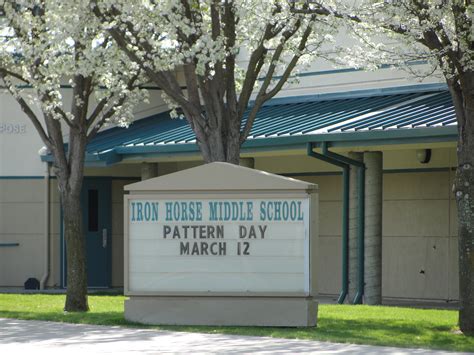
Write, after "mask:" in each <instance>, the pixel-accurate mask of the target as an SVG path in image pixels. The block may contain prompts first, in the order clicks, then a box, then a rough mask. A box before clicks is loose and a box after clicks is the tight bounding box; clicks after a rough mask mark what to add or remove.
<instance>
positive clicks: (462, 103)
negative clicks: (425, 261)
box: [448, 74, 474, 335]
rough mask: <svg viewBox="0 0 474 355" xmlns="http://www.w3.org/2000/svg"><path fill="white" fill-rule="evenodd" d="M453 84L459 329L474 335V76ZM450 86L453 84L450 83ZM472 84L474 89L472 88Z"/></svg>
mask: <svg viewBox="0 0 474 355" xmlns="http://www.w3.org/2000/svg"><path fill="white" fill-rule="evenodd" d="M462 83H463V84H464V85H463V86H460V85H458V84H456V83H454V84H453V83H451V84H450V85H449V87H450V90H451V94H452V97H453V102H454V106H455V109H456V115H457V117H458V147H457V158H458V166H457V169H456V176H455V181H454V186H453V191H454V194H455V198H456V204H457V211H458V217H457V218H458V221H457V222H458V250H459V300H460V308H459V327H460V329H461V331H462V332H463V333H464V334H471V335H473V334H474V199H473V198H474V74H473V75H470V78H469V77H467V78H464V80H462ZM448 84H449V82H448ZM471 85H472V86H471Z"/></svg>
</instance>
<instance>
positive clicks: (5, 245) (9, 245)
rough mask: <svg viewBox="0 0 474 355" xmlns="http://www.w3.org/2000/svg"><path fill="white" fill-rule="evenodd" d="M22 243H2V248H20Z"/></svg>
mask: <svg viewBox="0 0 474 355" xmlns="http://www.w3.org/2000/svg"><path fill="white" fill-rule="evenodd" d="M18 246H20V243H0V248H11V247H18Z"/></svg>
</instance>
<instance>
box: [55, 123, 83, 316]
mask: <svg viewBox="0 0 474 355" xmlns="http://www.w3.org/2000/svg"><path fill="white" fill-rule="evenodd" d="M48 123H49V124H51V125H52V126H55V125H58V122H57V121H54V120H52V119H50V120H49V121H48ZM52 126H51V129H50V130H51V131H54V132H56V131H58V130H54V129H53V127H52ZM58 132H60V131H58ZM86 142H87V138H86V135H85V133H84V132H83V130H81V129H78V128H77V127H75V128H74V129H71V130H70V131H69V148H68V152H67V155H68V156H69V158H67V159H66V151H65V150H64V146H60V147H59V149H58V148H57V147H56V146H55V147H54V148H55V149H53V152H52V153H53V156H54V160H55V166H54V167H55V174H56V177H57V179H58V187H59V191H60V196H61V206H62V209H63V216H64V217H63V218H64V239H65V241H66V258H67V291H66V304H65V307H64V310H65V311H68V312H86V311H88V310H89V305H88V301H87V265H86V264H87V259H86V240H85V236H84V232H83V219H82V206H81V191H82V183H83V177H84V158H85V149H86Z"/></svg>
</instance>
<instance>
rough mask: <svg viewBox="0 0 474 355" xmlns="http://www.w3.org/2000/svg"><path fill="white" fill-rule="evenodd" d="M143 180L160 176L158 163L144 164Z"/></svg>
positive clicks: (142, 168) (142, 169)
mask: <svg viewBox="0 0 474 355" xmlns="http://www.w3.org/2000/svg"><path fill="white" fill-rule="evenodd" d="M141 175H142V180H148V179H151V178H154V177H157V176H158V163H142V166H141Z"/></svg>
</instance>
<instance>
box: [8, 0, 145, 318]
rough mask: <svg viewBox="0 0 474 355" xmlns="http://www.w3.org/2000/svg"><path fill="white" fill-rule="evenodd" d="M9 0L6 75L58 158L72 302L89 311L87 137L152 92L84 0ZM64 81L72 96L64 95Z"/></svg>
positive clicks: (70, 306) (127, 115) (127, 114)
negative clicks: (84, 195)
mask: <svg viewBox="0 0 474 355" xmlns="http://www.w3.org/2000/svg"><path fill="white" fill-rule="evenodd" d="M1 5H2V11H3V28H2V34H3V37H2V40H1V41H0V78H1V79H2V81H3V82H4V84H5V86H6V87H7V89H8V91H9V92H10V93H11V94H12V95H13V97H14V98H15V100H16V101H17V102H18V104H19V105H20V107H21V109H22V110H23V112H24V113H25V114H26V115H27V116H28V118H29V119H30V120H31V122H32V123H33V125H34V127H35V128H36V130H37V131H38V134H39V135H40V137H41V139H42V141H43V142H44V144H45V146H46V147H47V148H48V150H49V151H50V152H51V154H52V156H53V158H54V172H55V175H56V177H57V181H58V187H59V191H60V198H61V204H62V208H63V213H64V231H65V239H66V251H67V278H68V289H67V297H66V305H65V310H67V311H86V310H87V309H88V303H87V274H86V258H85V238H84V236H83V228H82V223H83V222H82V210H81V206H80V193H81V187H82V181H83V169H84V157H85V150H86V145H87V143H88V142H89V141H90V140H91V139H92V138H93V137H94V136H95V135H96V133H97V132H98V130H99V129H100V128H101V127H103V126H104V125H105V124H107V123H108V122H119V123H120V124H122V125H125V124H126V123H127V122H128V120H130V119H131V117H132V111H131V108H132V107H133V105H134V104H136V103H137V102H138V100H140V99H142V98H143V95H144V93H143V92H142V91H141V90H140V89H138V88H137V85H138V84H139V80H140V77H139V76H140V74H139V68H138V67H137V66H136V65H135V64H134V63H132V62H130V60H128V58H127V57H126V56H125V55H123V54H122V52H121V51H118V50H117V47H116V45H115V43H114V42H113V40H111V39H110V38H109V37H108V35H107V34H106V33H103V32H100V31H99V30H98V28H99V26H97V25H98V21H97V18H96V17H95V16H94V15H93V14H92V13H91V12H90V8H89V7H88V6H87V4H85V5H84V4H83V3H82V2H81V1H74V0H43V1H39V0H38V1H36V0H24V1H13V0H11V1H10V0H5V1H3V2H2V3H1ZM64 85H67V86H68V87H70V92H71V93H72V95H71V96H72V97H67V96H63V94H64V90H60V89H61V88H62V87H64ZM65 136H68V137H67V138H65ZM66 141H67V144H65V143H66Z"/></svg>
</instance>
